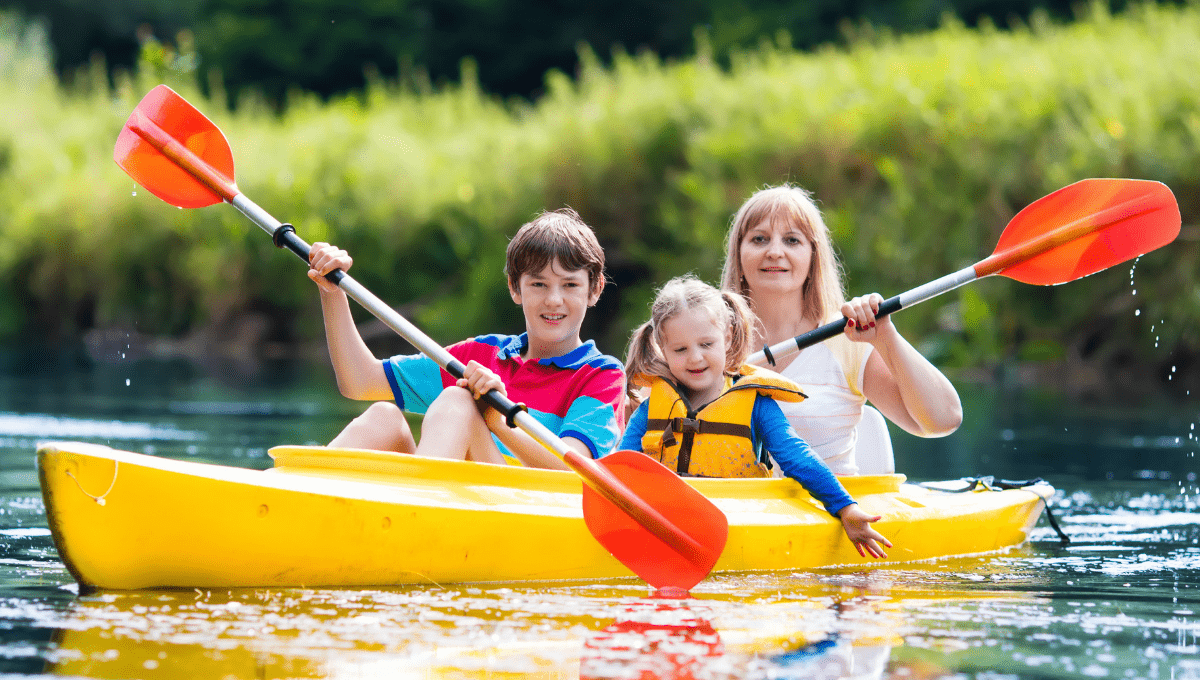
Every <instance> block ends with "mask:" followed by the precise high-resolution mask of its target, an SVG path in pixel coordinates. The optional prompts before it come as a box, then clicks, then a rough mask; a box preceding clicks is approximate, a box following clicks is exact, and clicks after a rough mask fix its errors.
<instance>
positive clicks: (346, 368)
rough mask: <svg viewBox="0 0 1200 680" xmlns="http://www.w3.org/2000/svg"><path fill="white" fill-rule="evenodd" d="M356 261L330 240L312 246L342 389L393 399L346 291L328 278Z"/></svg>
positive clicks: (352, 396)
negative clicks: (362, 334) (364, 340)
mask: <svg viewBox="0 0 1200 680" xmlns="http://www.w3.org/2000/svg"><path fill="white" fill-rule="evenodd" d="M353 263H354V261H353V260H352V259H350V256H349V255H348V254H347V253H346V251H344V250H341V249H339V248H336V247H334V246H331V245H329V244H327V243H314V244H313V246H312V251H311V256H310V267H311V268H310V269H309V271H308V277H309V278H310V279H312V280H313V281H315V282H316V284H317V287H318V288H319V289H320V291H321V314H322V316H323V317H324V318H325V341H326V343H327V344H328V345H329V358H330V360H331V361H332V363H333V371H334V374H335V375H336V376H337V383H338V391H339V392H341V393H342V395H343V396H346V397H349V398H350V399H362V400H381V401H387V400H391V398H392V389H391V386H390V385H389V384H388V380H387V376H386V375H385V374H384V372H383V363H382V362H381V361H379V360H378V359H376V358H375V355H374V354H372V353H371V350H370V349H369V348H368V347H367V344H366V343H365V342H363V339H362V336H361V335H359V333H358V326H357V325H355V323H354V317H353V316H351V314H350V302H349V300H348V299H347V298H346V294H345V293H344V292H342V289H341V288H338V287H337V286H335V285H334V284H333V283H330V282H329V281H328V280H326V279H325V275H326V274H328V273H329V272H331V271H333V270H335V269H341V270H342V271H346V270H348V269H349V268H350V265H352V264H353Z"/></svg>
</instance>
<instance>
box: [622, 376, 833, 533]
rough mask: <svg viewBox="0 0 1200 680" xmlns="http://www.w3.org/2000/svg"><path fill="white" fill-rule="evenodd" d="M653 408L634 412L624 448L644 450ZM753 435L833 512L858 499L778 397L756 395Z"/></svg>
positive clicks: (646, 406)
mask: <svg viewBox="0 0 1200 680" xmlns="http://www.w3.org/2000/svg"><path fill="white" fill-rule="evenodd" d="M649 411H650V402H649V401H644V402H642V405H641V406H639V407H638V409H637V411H634V413H633V416H632V417H630V419H629V424H628V425H627V426H626V427H625V434H624V435H623V436H622V437H621V446H620V447H619V448H620V449H622V450H627V451H641V450H642V436H643V435H645V434H646V421H647V419H648V417H649V416H648V415H647V414H648V413H649ZM750 437H751V440H752V441H753V445H754V446H755V447H756V448H757V447H758V445H759V443H761V444H762V446H763V448H764V449H765V450H766V451H767V452H768V453H770V454H771V456H772V457H773V458H774V459H775V462H776V463H779V467H780V468H781V469H782V470H783V474H785V475H787V476H788V477H791V478H792V479H794V480H796V481H797V482H800V485H801V486H803V487H804V488H805V489H806V490H807V491H808V492H809V493H810V494H812V496H813V498H816V499H817V500H819V501H820V502H821V503H822V504H823V505H824V506H825V510H827V511H828V512H829V514H831V515H833V516H835V517H836V516H837V513H838V512H839V511H841V509H842V508H844V507H846V506H847V505H851V504H853V503H854V502H855V501H854V499H853V498H851V497H850V494H849V493H847V492H846V489H845V487H843V486H842V483H841V482H839V481H838V479H837V477H836V476H834V474H833V472H831V471H830V470H829V466H827V465H825V463H824V461H822V460H821V459H820V458H819V457H818V456H817V454H815V453H813V451H812V449H811V448H809V446H808V444H806V443H805V442H804V440H803V439H801V438H800V437H799V436H798V435H797V434H796V431H795V430H793V429H792V426H791V425H790V424H789V423H788V421H787V418H786V417H784V415H783V411H781V410H780V409H779V404H777V403H775V400H774V399H772V398H770V397H764V396H763V395H761V394H760V395H757V396H756V397H755V399H754V408H753V410H751V412H750Z"/></svg>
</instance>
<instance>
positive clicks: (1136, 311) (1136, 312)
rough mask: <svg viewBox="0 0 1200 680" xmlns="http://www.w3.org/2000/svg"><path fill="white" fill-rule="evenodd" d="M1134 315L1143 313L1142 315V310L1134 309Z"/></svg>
mask: <svg viewBox="0 0 1200 680" xmlns="http://www.w3.org/2000/svg"><path fill="white" fill-rule="evenodd" d="M1133 315H1134V316H1141V315H1142V310H1140V309H1135V310H1133Z"/></svg>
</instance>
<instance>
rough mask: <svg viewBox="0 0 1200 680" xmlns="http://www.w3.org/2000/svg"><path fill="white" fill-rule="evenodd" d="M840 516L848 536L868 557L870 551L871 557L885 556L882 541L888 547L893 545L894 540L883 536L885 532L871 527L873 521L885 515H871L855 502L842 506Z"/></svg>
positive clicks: (859, 551) (861, 552) (861, 553)
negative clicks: (882, 532)
mask: <svg viewBox="0 0 1200 680" xmlns="http://www.w3.org/2000/svg"><path fill="white" fill-rule="evenodd" d="M838 517H840V518H841V520H842V528H844V529H845V530H846V536H847V537H849V538H850V541H851V542H852V543H854V547H855V549H857V550H858V554H859V555H862V556H863V557H866V556H867V554H868V553H870V555H871V557H874V558H884V557H887V553H885V552H884V551H883V548H882V547H881V546H880V544H881V543H882V544H883V545H886V546H887V547H889V548H890V547H892V542H891V541H889V540H887V539H886V538H884V537H883V534H881V533H879V532H878V531H875V530H874V529H872V528H871V523H872V522H878V521H879V520H880V519H881V518H882V517H883V515H875V516H873V517H872V516H871V515H868V514H867V513H865V512H863V510H862V508H860V507H858V503H853V504H851V505H847V506H846V507H844V508H842V509H841V511H840V512H838Z"/></svg>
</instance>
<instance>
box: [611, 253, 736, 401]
mask: <svg viewBox="0 0 1200 680" xmlns="http://www.w3.org/2000/svg"><path fill="white" fill-rule="evenodd" d="M697 308H701V309H704V310H705V311H706V312H708V314H709V316H710V318H712V320H713V323H714V324H716V325H717V326H718V327H719V328H724V329H725V374H726V375H736V374H737V373H738V371H739V369H740V368H741V366H742V364H743V363H745V361H746V357H747V356H749V355H750V341H751V340H750V334H751V333H752V332H753V331H754V323H755V321H756V319H755V316H754V312H752V311H750V305H749V304H747V303H746V300H745V298H743V297H742V296H741V295H739V294H737V293H734V292H732V291H721V290H717V289H716V288H713V287H712V286H710V285H708V284H707V283H704V282H703V281H701V280H700V279H697V278H696V277H694V276H691V275H690V274H689V275H687V276H679V277H676V278H673V279H671V280H670V281H668V282H667V283H666V285H664V286H663V287H662V288H661V289H660V290H659V291H658V295H657V296H656V297H655V298H654V304H652V305H651V306H650V320H649V321H647V322H646V323H644V324H642V325H641V326H639V327H638V329H637V330H635V331H634V332H633V336H632V337H630V339H629V350H628V351H627V352H626V353H625V374H626V375H627V376H629V389H630V393H631V394H632V393H633V388H634V387H636V386H642V385H645V384H646V380H647V378H650V377H659V378H663V379H666V380H674V378H673V377H672V376H671V371H670V369H669V368H667V361H666V355H665V354H663V350H662V343H663V326H664V325H665V324H666V323H667V321H669V320H670V319H671V318H672V317H674V316H676V315H677V314H679V313H681V312H684V311H687V310H691V309H697Z"/></svg>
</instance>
